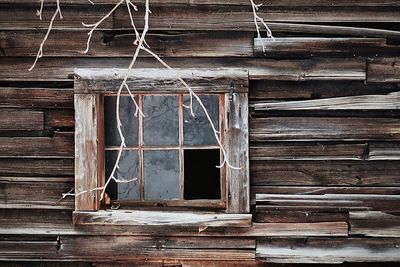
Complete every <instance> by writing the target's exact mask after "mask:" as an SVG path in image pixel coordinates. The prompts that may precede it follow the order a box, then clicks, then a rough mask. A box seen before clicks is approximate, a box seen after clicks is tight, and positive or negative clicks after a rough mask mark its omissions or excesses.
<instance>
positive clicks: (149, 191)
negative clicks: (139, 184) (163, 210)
mask: <svg viewBox="0 0 400 267" xmlns="http://www.w3.org/2000/svg"><path fill="white" fill-rule="evenodd" d="M179 197H180V189H179V151H178V150H165V151H144V198H145V200H167V199H179Z"/></svg>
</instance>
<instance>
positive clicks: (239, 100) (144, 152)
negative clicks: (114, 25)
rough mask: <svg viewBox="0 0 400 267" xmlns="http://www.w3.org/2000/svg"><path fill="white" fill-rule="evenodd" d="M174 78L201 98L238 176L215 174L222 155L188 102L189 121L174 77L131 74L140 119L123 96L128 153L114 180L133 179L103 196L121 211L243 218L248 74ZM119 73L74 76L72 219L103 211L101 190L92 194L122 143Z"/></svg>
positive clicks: (205, 72) (184, 73)
mask: <svg viewBox="0 0 400 267" xmlns="http://www.w3.org/2000/svg"><path fill="white" fill-rule="evenodd" d="M176 71H177V72H178V75H179V76H180V77H182V78H183V79H184V80H185V81H186V82H187V83H188V84H189V85H190V86H191V88H192V89H193V90H194V91H195V92H196V94H197V95H198V96H199V97H200V98H201V99H202V102H203V103H204V105H205V106H206V108H207V110H208V113H209V115H210V117H211V119H212V121H213V123H214V125H215V126H216V127H217V128H218V130H219V132H220V138H221V141H222V144H223V147H224V150H225V152H226V155H227V158H228V159H229V162H230V163H231V164H233V165H234V166H239V167H240V169H233V168H227V167H226V165H225V166H224V167H223V168H220V169H219V168H215V166H216V165H219V164H220V162H221V160H222V159H223V155H222V152H221V149H220V147H219V145H218V143H217V142H216V139H215V137H214V133H213V131H212V130H211V128H210V125H209V122H208V120H207V118H206V117H205V114H204V112H203V111H202V109H201V108H200V107H199V105H198V104H197V102H196V101H194V102H193V109H194V113H195V114H196V116H195V117H194V118H193V117H192V116H191V115H190V114H189V111H188V109H186V108H185V105H187V104H188V101H189V100H190V98H189V96H188V94H187V93H188V92H187V90H186V88H184V87H183V86H182V85H180V82H179V81H178V80H177V79H176V73H175V72H174V71H172V70H167V69H134V70H132V71H131V73H129V77H128V81H127V84H128V85H129V87H130V88H131V90H132V91H133V92H134V94H135V95H134V97H135V99H136V102H137V103H138V104H139V106H140V107H141V110H143V113H144V114H145V117H141V116H138V117H135V116H134V112H135V110H134V108H133V105H132V102H131V101H132V100H131V99H130V96H129V95H122V96H121V98H120V107H121V108H120V117H121V120H122V124H123V129H122V131H123V133H124V136H125V139H126V140H125V143H126V145H127V146H126V147H125V148H124V150H123V153H122V157H121V160H120V162H119V169H118V173H117V174H116V175H117V176H118V177H121V178H125V179H129V178H132V177H138V180H137V181H134V182H130V183H127V184H121V183H118V184H110V185H109V186H108V187H107V194H108V195H109V196H110V197H111V199H112V200H113V201H114V202H118V203H123V206H124V205H125V204H126V205H133V206H134V207H135V206H140V207H142V206H143V207H146V206H158V207H159V209H160V210H162V209H163V208H162V207H161V206H175V207H180V206H184V207H187V208H189V209H190V208H191V207H201V208H205V209H208V208H218V209H222V211H223V212H224V213H226V214H229V213H248V212H249V205H250V204H249V170H248V103H247V90H248V74H247V71H246V70H242V69H184V70H176ZM124 74H125V70H123V69H121V70H119V69H76V70H75V124H76V127H75V192H76V193H77V195H76V197H75V214H76V215H81V216H82V214H85V216H87V212H89V211H94V212H96V211H99V210H100V208H101V205H102V203H101V201H100V200H99V199H100V191H91V189H94V188H98V187H101V186H103V185H104V184H105V181H106V179H107V178H108V176H109V174H110V168H112V167H113V164H114V162H115V160H116V151H117V149H118V146H119V145H120V140H119V135H118V133H117V128H116V126H115V125H116V121H115V120H116V119H115V105H116V103H115V102H116V96H115V94H116V90H117V89H118V87H119V85H120V84H121V81H122V78H123V75H124ZM86 191H87V193H83V194H79V193H80V192H86ZM185 210H186V209H185ZM85 212H86V213H85ZM90 214H92V213H90ZM207 216H210V215H207ZM200 217H201V216H200ZM85 218H87V217H85Z"/></svg>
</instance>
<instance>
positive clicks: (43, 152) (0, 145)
mask: <svg viewBox="0 0 400 267" xmlns="http://www.w3.org/2000/svg"><path fill="white" fill-rule="evenodd" d="M10 157H18V158H73V157H74V134H73V133H59V132H55V133H54V136H53V137H0V158H10Z"/></svg>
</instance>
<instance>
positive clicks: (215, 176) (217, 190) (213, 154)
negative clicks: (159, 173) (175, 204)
mask: <svg viewBox="0 0 400 267" xmlns="http://www.w3.org/2000/svg"><path fill="white" fill-rule="evenodd" d="M184 155H185V156H184V169H185V172H184V176H185V184H184V198H185V199H187V200H193V199H220V198H221V178H220V177H221V175H220V169H219V168H217V167H216V166H218V165H219V164H220V151H219V149H201V150H197V149H196V150H195V149H186V150H185V151H184Z"/></svg>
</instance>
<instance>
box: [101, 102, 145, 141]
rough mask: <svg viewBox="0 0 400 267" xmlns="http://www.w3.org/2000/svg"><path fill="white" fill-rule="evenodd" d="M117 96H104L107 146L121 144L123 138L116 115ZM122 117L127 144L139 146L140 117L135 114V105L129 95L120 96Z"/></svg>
mask: <svg viewBox="0 0 400 267" xmlns="http://www.w3.org/2000/svg"><path fill="white" fill-rule="evenodd" d="M116 101H117V97H116V96H105V97H104V131H105V132H104V134H105V145H106V146H119V145H120V144H121V139H120V137H119V134H118V128H117V117H116V113H115V112H116V110H115V106H116ZM119 112H120V118H121V123H122V126H121V128H122V133H123V135H124V137H125V143H126V145H127V146H137V144H138V118H137V117H135V116H134V114H135V105H134V104H133V102H132V100H131V98H130V97H129V96H121V98H120V111H119Z"/></svg>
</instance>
